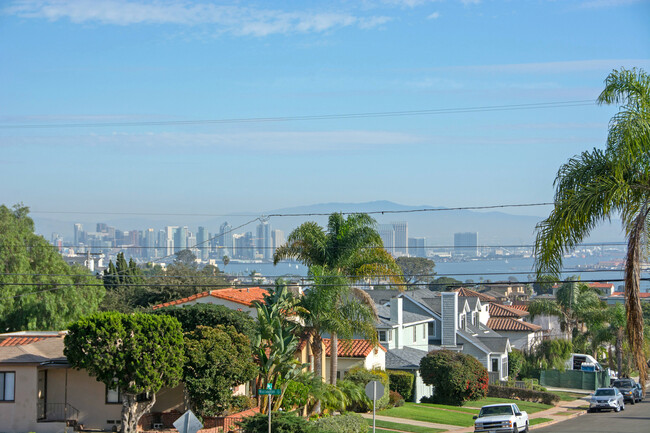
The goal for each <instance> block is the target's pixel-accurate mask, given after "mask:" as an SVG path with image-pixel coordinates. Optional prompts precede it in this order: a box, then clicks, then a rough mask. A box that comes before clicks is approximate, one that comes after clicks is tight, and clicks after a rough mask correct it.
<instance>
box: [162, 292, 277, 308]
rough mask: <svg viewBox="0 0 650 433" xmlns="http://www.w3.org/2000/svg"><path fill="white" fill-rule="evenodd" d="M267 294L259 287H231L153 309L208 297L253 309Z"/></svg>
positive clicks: (199, 294) (167, 303)
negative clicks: (256, 302) (254, 304)
mask: <svg viewBox="0 0 650 433" xmlns="http://www.w3.org/2000/svg"><path fill="white" fill-rule="evenodd" d="M267 293H268V292H267V290H266V289H260V288H259V287H246V288H243V289H234V288H232V287H230V288H228V289H220V290H209V291H207V292H203V293H197V294H196V295H192V296H188V297H187V298H182V299H177V300H175V301H171V302H165V303H164V304H159V305H154V306H153V307H152V308H153V309H154V310H157V309H158V308H164V307H170V306H172V305H179V304H185V303H187V302H190V301H193V300H195V299H200V298H205V297H207V296H212V297H213V298H219V299H225V300H227V301H230V302H235V303H237V304H241V305H246V306H247V307H251V306H252V305H253V301H260V302H262V301H263V300H264V295H266V294H267Z"/></svg>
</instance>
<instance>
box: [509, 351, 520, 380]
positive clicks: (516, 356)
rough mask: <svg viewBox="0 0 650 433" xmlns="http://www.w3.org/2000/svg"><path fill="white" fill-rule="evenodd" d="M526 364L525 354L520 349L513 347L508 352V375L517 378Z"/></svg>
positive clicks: (513, 378)
mask: <svg viewBox="0 0 650 433" xmlns="http://www.w3.org/2000/svg"><path fill="white" fill-rule="evenodd" d="M523 365H524V354H523V353H521V351H520V350H518V349H512V351H511V352H510V353H509V354H508V377H509V378H510V379H512V380H517V376H519V372H520V371H521V368H522V367H523Z"/></svg>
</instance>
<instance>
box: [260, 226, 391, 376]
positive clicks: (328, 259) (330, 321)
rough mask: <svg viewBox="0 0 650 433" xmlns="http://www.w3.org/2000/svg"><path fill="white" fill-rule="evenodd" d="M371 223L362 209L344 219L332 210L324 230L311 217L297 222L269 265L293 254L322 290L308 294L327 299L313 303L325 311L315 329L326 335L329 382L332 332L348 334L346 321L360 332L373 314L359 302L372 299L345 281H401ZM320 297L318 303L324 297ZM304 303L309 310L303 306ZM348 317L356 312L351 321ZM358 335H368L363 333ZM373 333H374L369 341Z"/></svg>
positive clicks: (334, 356) (369, 302) (334, 344)
mask: <svg viewBox="0 0 650 433" xmlns="http://www.w3.org/2000/svg"><path fill="white" fill-rule="evenodd" d="M375 224H376V222H375V220H374V219H373V218H371V217H370V216H369V215H368V214H363V213H360V214H352V215H349V216H348V217H347V218H346V217H344V216H343V214H341V213H333V214H332V215H330V217H329V219H328V225H327V230H325V229H323V228H322V227H321V226H319V225H318V224H317V223H315V222H306V223H303V224H301V225H300V226H299V227H298V228H296V229H295V230H293V231H292V232H291V233H290V234H289V236H288V237H287V243H286V244H284V245H282V246H280V247H279V248H278V249H277V250H276V251H275V254H274V255H273V263H274V264H278V262H280V261H281V260H284V259H297V260H299V261H300V262H301V263H303V264H304V265H306V266H309V268H310V273H311V274H312V275H313V276H315V277H316V278H317V279H318V281H315V282H316V283H317V284H321V285H323V287H324V288H325V289H327V290H313V291H314V294H313V295H312V296H315V297H318V298H322V299H325V298H326V299H328V300H330V301H331V304H330V306H329V307H328V308H321V307H320V306H318V308H315V309H314V313H316V312H319V313H322V314H324V315H329V317H328V318H326V323H325V324H324V325H322V326H321V327H320V328H319V329H321V330H325V331H328V332H330V334H331V341H332V347H331V353H332V356H331V358H332V359H331V361H332V362H331V373H330V381H331V383H332V384H336V370H335V369H336V368H337V364H338V353H337V350H338V334H339V333H341V332H343V334H346V335H349V337H351V336H352V334H353V333H354V332H353V331H349V330H350V326H351V325H350V323H352V324H353V325H352V326H356V329H357V330H362V331H363V330H367V329H368V325H367V324H370V326H374V317H375V315H374V313H373V314H368V309H367V307H364V306H363V305H362V304H363V303H364V302H365V305H366V306H372V305H374V304H372V300H370V299H368V298H364V297H363V295H362V294H361V293H359V292H353V293H351V292H349V290H348V289H349V282H350V281H351V280H358V279H362V278H367V277H372V276H383V277H387V278H388V280H390V281H392V282H394V283H401V282H402V278H401V268H400V267H399V266H398V265H397V263H396V262H395V260H394V259H393V257H392V256H391V255H390V254H388V252H387V251H386V250H385V249H384V248H383V243H382V241H381V237H380V236H379V233H377V230H375V228H374V226H375ZM330 292H331V293H330ZM322 299H321V301H320V302H324V301H323V300H322ZM359 301H362V302H361V303H359ZM305 308H306V309H307V310H309V311H312V309H310V308H309V306H305ZM312 308H313V307H312ZM344 311H347V316H342V315H341V313H342V312H344ZM373 311H374V310H373ZM337 315H338V317H336V316H337ZM355 315H356V316H355ZM351 317H356V320H355V321H351V320H350V318H351ZM346 319H347V322H348V323H347V324H346V323H345V322H346ZM324 321H325V318H319V319H318V322H319V323H320V322H324ZM364 321H365V322H364ZM362 323H365V324H366V325H363V324H362ZM354 329H355V328H352V330H354ZM373 332H374V330H373ZM364 334H366V335H368V334H367V333H366V332H364ZM373 335H374V334H373ZM375 338H376V336H375V337H373V340H374V339H375ZM316 340H317V341H316V342H315V344H321V341H320V336H319V337H316ZM313 349H316V350H318V353H320V351H321V350H320V348H316V347H315V346H314V347H313ZM314 356H316V353H314ZM314 367H315V370H317V371H318V370H319V368H320V357H316V358H315V365H314Z"/></svg>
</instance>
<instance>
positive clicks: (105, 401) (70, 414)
mask: <svg viewBox="0 0 650 433" xmlns="http://www.w3.org/2000/svg"><path fill="white" fill-rule="evenodd" d="M64 336H65V331H63V332H49V331H46V332H30V331H24V332H15V333H9V334H1V335H0V385H1V386H0V387H1V388H2V390H1V391H2V392H0V397H2V398H1V399H0V430H1V431H3V432H4V431H6V432H16V433H19V432H20V433H22V432H35V433H59V432H62V431H64V430H65V428H66V425H67V426H69V429H70V430H71V427H78V428H82V427H83V428H84V429H90V430H107V431H110V430H112V429H113V428H118V427H119V424H120V416H121V415H120V414H121V410H122V403H121V400H120V395H119V393H118V392H117V390H113V389H108V388H107V386H106V385H104V384H103V383H101V382H98V381H97V380H96V379H95V378H94V377H91V376H90V375H88V373H86V372H85V371H83V370H76V369H73V368H71V367H70V365H69V364H68V362H67V360H66V358H65V356H64V355H63V347H64V344H63V339H64ZM172 410H177V411H179V412H182V411H184V410H186V408H185V406H184V403H183V389H182V385H179V386H177V387H175V388H171V389H161V390H160V391H159V392H158V393H157V394H156V403H155V405H154V406H153V408H152V410H151V412H152V413H163V412H170V411H172Z"/></svg>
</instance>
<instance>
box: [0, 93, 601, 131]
mask: <svg viewBox="0 0 650 433" xmlns="http://www.w3.org/2000/svg"><path fill="white" fill-rule="evenodd" d="M593 105H595V102H594V101H593V100H591V99H582V100H573V101H556V102H536V103H530V104H507V105H485V106H476V107H459V108H437V109H426V110H406V111H375V112H359V113H343V114H317V115H307V116H281V117H242V118H222V119H201V120H158V121H138V122H101V123H100V122H95V123H41V124H27V125H16V124H13V125H12V124H2V125H0V129H53V128H106V127H133V126H193V125H218V124H229V123H230V124H232V123H271V122H294V121H308V120H338V119H363V118H379V117H407V116H423V115H440V114H463V113H483V112H492V111H517V110H538V109H548V108H566V107H583V106H593Z"/></svg>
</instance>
